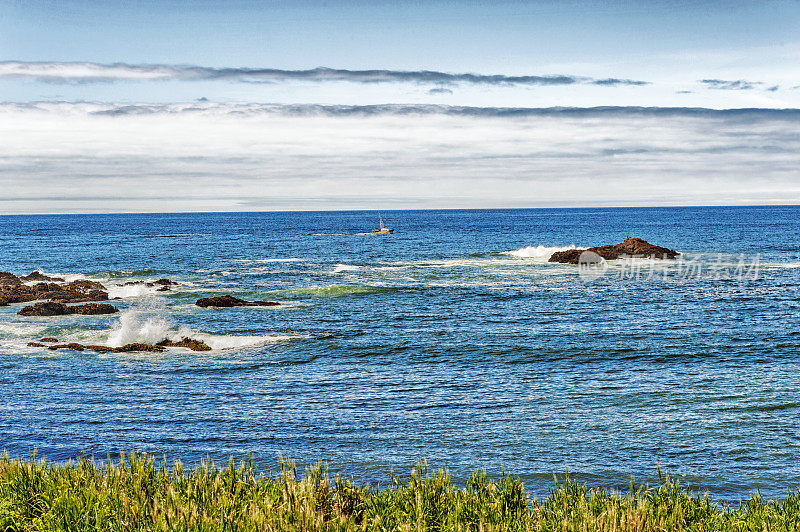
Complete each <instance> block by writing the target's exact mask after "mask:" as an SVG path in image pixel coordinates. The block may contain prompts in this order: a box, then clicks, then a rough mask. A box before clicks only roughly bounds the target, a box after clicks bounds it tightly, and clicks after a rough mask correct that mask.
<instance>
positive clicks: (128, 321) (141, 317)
mask: <svg viewBox="0 0 800 532" xmlns="http://www.w3.org/2000/svg"><path fill="white" fill-rule="evenodd" d="M184 337H189V338H194V339H196V340H201V341H203V342H205V343H206V344H208V345H209V347H211V348H212V349H237V348H243V347H254V346H258V345H263V344H267V343H272V342H278V341H281V340H289V339H291V338H294V337H293V336H285V335H262V336H236V335H218V334H209V333H202V332H198V331H195V330H193V329H191V328H190V327H186V326H179V327H176V326H174V324H173V323H172V322H171V321H170V320H168V319H167V318H165V317H163V316H158V315H156V316H153V315H147V314H145V313H142V312H139V311H135V310H128V311H125V312H123V313H122V314H121V315H120V317H119V320H118V321H117V323H116V324H114V326H113V327H112V329H111V332H110V333H109V334H108V341H107V345H108V346H109V347H120V346H123V345H125V344H131V343H145V344H156V343H158V342H161V341H162V340H164V339H169V340H173V341H178V340H181V339H182V338H184Z"/></svg>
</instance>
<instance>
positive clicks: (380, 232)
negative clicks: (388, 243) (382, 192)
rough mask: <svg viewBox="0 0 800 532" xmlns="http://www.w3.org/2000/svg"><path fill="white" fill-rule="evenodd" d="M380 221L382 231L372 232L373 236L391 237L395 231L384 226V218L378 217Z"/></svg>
mask: <svg viewBox="0 0 800 532" xmlns="http://www.w3.org/2000/svg"><path fill="white" fill-rule="evenodd" d="M378 220H379V221H380V224H381V227H380V229H376V230H374V231H373V232H372V234H373V235H390V234H392V233H394V229H389V228H388V227H386V226H385V225H383V217H381V216H380V215H378Z"/></svg>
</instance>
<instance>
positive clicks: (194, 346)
mask: <svg viewBox="0 0 800 532" xmlns="http://www.w3.org/2000/svg"><path fill="white" fill-rule="evenodd" d="M156 345H159V346H163V347H185V348H187V349H191V350H192V351H211V346H209V345H208V344H207V343H205V342H203V341H202V340H195V339H194V338H187V337H185V336H184V337H183V338H182V339H180V340H179V341H177V342H175V341H172V340H163V341H161V342H158V343H157V344H156Z"/></svg>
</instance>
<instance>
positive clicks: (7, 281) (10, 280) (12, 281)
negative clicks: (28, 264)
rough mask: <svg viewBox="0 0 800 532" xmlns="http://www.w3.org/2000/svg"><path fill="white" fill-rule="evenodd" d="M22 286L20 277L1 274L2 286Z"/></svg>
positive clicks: (5, 273) (6, 273)
mask: <svg viewBox="0 0 800 532" xmlns="http://www.w3.org/2000/svg"><path fill="white" fill-rule="evenodd" d="M19 284H22V281H20V279H19V277H17V276H16V275H14V274H13V273H9V272H0V286H15V285H19Z"/></svg>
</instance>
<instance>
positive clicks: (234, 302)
mask: <svg viewBox="0 0 800 532" xmlns="http://www.w3.org/2000/svg"><path fill="white" fill-rule="evenodd" d="M195 305H197V306H198V307H203V308H207V307H274V306H277V305H280V303H278V302H277V301H245V300H244V299H239V298H238V297H233V296H232V295H230V294H226V295H224V296H216V297H203V298H200V299H198V300H197V302H196V303H195Z"/></svg>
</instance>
